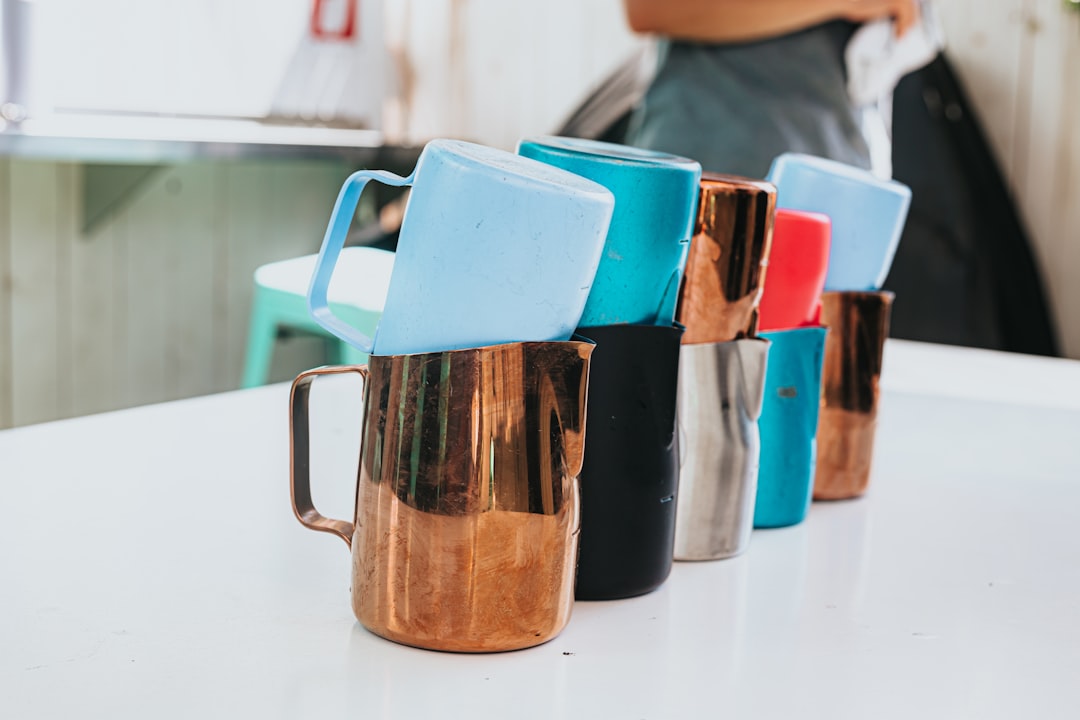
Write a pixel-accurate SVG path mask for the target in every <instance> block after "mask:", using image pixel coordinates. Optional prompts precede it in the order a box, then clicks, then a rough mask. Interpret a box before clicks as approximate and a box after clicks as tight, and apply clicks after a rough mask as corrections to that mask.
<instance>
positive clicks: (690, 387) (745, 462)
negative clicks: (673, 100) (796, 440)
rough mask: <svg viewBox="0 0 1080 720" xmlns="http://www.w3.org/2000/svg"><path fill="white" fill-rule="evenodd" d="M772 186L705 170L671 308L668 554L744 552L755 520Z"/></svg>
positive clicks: (703, 556) (695, 556)
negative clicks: (673, 353) (675, 472)
mask: <svg viewBox="0 0 1080 720" xmlns="http://www.w3.org/2000/svg"><path fill="white" fill-rule="evenodd" d="M775 202H776V190H775V188H774V187H773V186H772V185H770V184H769V183H767V182H762V181H759V180H751V179H748V178H741V177H735V176H730V175H714V174H708V173H706V174H705V175H703V177H702V179H701V187H700V195H699V200H698V210H697V218H696V224H695V229H694V237H693V241H692V243H691V246H690V256H689V258H688V259H687V263H686V273H685V277H684V279H683V282H682V286H681V289H680V292H679V300H678V309H677V313H676V317H677V319H678V321H679V322H680V323H682V324H683V325H685V327H686V333H685V335H684V336H683V343H684V344H683V348H682V355H681V358H680V363H679V410H678V415H679V442H680V445H681V454H682V467H681V471H680V476H679V502H678V517H677V521H676V531H675V532H676V537H675V558H676V559H678V560H719V559H723V558H728V557H733V556H735V555H738V554H739V553H741V552H743V551H744V550H745V549H746V547H747V545H748V543H749V541H750V532H751V530H752V529H753V519H754V500H755V492H756V484H757V476H758V463H759V458H760V449H761V448H760V441H759V431H758V418H759V416H760V414H761V403H762V394H763V392H764V383H765V369H766V362H767V359H768V355H769V342H768V340H765V339H762V338H760V337H758V335H757V328H758V303H759V301H760V298H761V291H762V287H763V284H764V283H765V274H766V267H767V264H768V257H769V250H770V246H771V243H772V235H773V220H774V211H775Z"/></svg>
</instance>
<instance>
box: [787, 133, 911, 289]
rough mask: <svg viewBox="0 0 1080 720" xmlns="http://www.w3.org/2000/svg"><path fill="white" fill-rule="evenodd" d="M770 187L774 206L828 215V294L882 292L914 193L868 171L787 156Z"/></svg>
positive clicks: (801, 156) (903, 186)
mask: <svg viewBox="0 0 1080 720" xmlns="http://www.w3.org/2000/svg"><path fill="white" fill-rule="evenodd" d="M768 180H769V182H771V183H772V184H774V185H776V206H777V207H778V208H787V209H789V210H804V211H809V212H818V213H824V214H825V215H828V216H829V218H830V219H831V220H832V243H831V249H830V252H829V272H828V274H827V275H826V276H825V289H826V290H878V289H880V288H881V286H882V284H883V283H884V282H885V278H886V276H888V274H889V268H890V267H891V266H892V261H893V256H894V255H895V254H896V247H897V245H899V244H900V235H901V233H902V232H903V230H904V222H905V221H906V220H907V212H908V206H909V205H910V204H911V190H910V189H909V188H908V187H907V186H906V185H903V184H901V183H898V182H896V181H895V180H881V179H879V178H877V177H875V176H874V175H872V174H871V173H869V172H867V171H866V170H862V169H860V168H856V167H852V166H851V165H845V164H844V163H840V162H836V161H834V160H826V159H824V158H819V157H814V156H812V155H800V154H797V153H784V154H783V155H779V156H777V157H776V159H774V160H773V163H772V167H771V168H770V169H769V177H768Z"/></svg>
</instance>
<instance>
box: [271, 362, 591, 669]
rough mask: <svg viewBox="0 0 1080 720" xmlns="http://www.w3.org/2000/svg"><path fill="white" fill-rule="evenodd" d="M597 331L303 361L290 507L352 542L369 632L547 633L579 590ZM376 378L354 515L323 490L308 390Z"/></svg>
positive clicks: (487, 641)
mask: <svg viewBox="0 0 1080 720" xmlns="http://www.w3.org/2000/svg"><path fill="white" fill-rule="evenodd" d="M592 349H593V346H592V345H591V344H590V343H586V342H548V343H512V344H507V345H498V346H491V347H484V348H477V349H472V350H457V351H450V352H442V353H426V354H420V355H396V356H372V357H371V359H370V363H369V365H368V366H367V367H344V368H320V369H317V370H312V371H309V372H307V373H304V374H302V375H300V376H299V377H298V378H297V379H296V381H295V382H294V383H293V395H292V443H293V456H292V488H293V507H294V510H295V512H296V514H297V517H298V518H299V519H300V521H301V522H302V523H303V524H304V525H305V526H307V527H309V528H311V529H313V530H321V531H325V532H331V533H334V534H336V535H338V536H340V537H341V538H343V539H344V540H345V542H346V543H348V544H349V545H350V547H351V549H352V556H353V572H352V580H353V596H352V600H353V611H354V613H355V614H356V617H357V619H358V620H359V621H360V622H361V624H363V625H364V627H366V628H368V629H369V630H371V631H372V632H374V633H375V634H377V635H381V636H382V637H385V638H388V639H390V640H394V641H396V642H401V643H405V644H408V645H415V646H418V647H424V648H431V649H437V650H453V651H461V652H487V651H501V650H513V649H517V648H524V647H529V646H532V645H538V644H540V643H543V642H546V641H547V640H550V639H551V638H553V637H555V635H557V634H558V633H559V632H560V631H561V630H562V629H563V627H565V625H566V623H567V622H568V620H569V618H570V609H571V606H572V603H573V597H574V590H573V588H574V571H575V560H576V556H577V538H578V526H579V522H580V509H579V502H580V501H579V487H578V475H579V474H580V472H581V466H582V459H583V451H584V430H585V397H586V389H587V381H588V371H589V357H590V354H591V352H592ZM340 372H358V373H360V374H361V375H363V376H364V377H365V389H364V398H365V400H364V409H363V417H364V419H363V434H362V441H361V451H360V455H361V456H360V469H359V478H358V482H359V487H358V489H357V497H356V514H355V517H354V521H353V522H346V521H343V520H332V519H328V518H325V517H323V516H322V515H320V514H319V513H318V511H316V510H315V508H314V506H313V505H312V502H311V495H310V487H309V485H310V480H309V477H308V440H307V437H308V417H307V399H308V394H309V392H310V386H311V383H312V381H313V380H314V379H315V378H316V377H317V376H319V375H321V374H327V373H340Z"/></svg>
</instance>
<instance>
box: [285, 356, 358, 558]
mask: <svg viewBox="0 0 1080 720" xmlns="http://www.w3.org/2000/svg"><path fill="white" fill-rule="evenodd" d="M347 372H354V373H357V374H359V375H360V377H362V378H363V379H364V390H365V392H366V390H367V382H368V366H367V365H344V366H334V367H321V368H315V369H314V370H308V371H306V372H302V373H300V374H299V375H297V377H296V379H295V380H293V384H292V392H291V393H290V395H289V466H290V472H289V488H290V491H291V493H292V508H293V513H295V514H296V519H297V520H299V521H300V523H301V524H302V525H303V526H304V527H306V528H310V529H311V530H318V531H319V532H328V533H333V534H334V535H337V536H338V537H340V538H341V539H342V540H344V541H345V544H346V545H348V546H349V547H350V548H351V547H352V535H353V523H351V522H349V521H347V520H335V519H333V518H328V517H324V516H323V515H322V514H321V513H320V512H319V511H318V510H316V509H315V504H314V503H313V502H312V501H311V444H310V434H309V423H308V399H309V398H310V396H311V384H312V383H313V382H314V381H315V378H316V377H318V376H319V375H337V374H340V373H347ZM363 454H364V435H363V432H361V434H360V456H361V457H363Z"/></svg>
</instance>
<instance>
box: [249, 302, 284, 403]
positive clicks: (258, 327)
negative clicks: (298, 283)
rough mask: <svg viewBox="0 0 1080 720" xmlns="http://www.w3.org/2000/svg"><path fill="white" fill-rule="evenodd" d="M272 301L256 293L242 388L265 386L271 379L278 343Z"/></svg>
mask: <svg viewBox="0 0 1080 720" xmlns="http://www.w3.org/2000/svg"><path fill="white" fill-rule="evenodd" d="M269 300H270V299H269V298H267V297H266V296H265V294H264V293H262V292H259V291H258V290H256V291H255V297H254V298H253V299H252V305H251V321H250V323H249V325H248V341H247V350H246V352H245V355H244V372H243V374H242V375H241V378H240V387H242V388H253V387H259V386H260V385H265V384H266V381H267V380H268V379H269V378H270V362H271V360H272V359H273V357H274V343H275V342H276V341H277V323H276V321H275V317H274V313H273V311H272V308H270V307H269V305H270V302H268V301H269Z"/></svg>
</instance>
